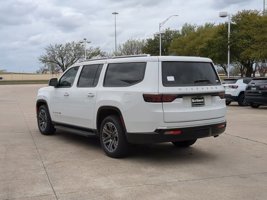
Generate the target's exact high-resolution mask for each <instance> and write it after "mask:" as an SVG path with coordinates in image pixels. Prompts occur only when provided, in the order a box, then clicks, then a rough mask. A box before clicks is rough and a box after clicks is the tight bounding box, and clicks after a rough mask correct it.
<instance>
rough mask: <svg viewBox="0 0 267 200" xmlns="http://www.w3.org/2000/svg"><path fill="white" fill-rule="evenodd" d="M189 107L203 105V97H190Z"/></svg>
mask: <svg viewBox="0 0 267 200" xmlns="http://www.w3.org/2000/svg"><path fill="white" fill-rule="evenodd" d="M191 105H192V107H199V106H204V105H205V99H204V97H192V98H191Z"/></svg>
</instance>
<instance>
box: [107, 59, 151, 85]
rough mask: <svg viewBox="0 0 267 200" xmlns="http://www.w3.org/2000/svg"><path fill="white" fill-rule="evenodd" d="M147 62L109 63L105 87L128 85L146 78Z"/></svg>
mask: <svg viewBox="0 0 267 200" xmlns="http://www.w3.org/2000/svg"><path fill="white" fill-rule="evenodd" d="M145 69H146V63H112V64H109V65H108V67H107V71H106V76H105V80H104V86H105V87H126V86H131V85H135V84H137V83H139V82H141V81H142V80H143V79H144V75H145Z"/></svg>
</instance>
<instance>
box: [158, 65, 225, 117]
mask: <svg viewBox="0 0 267 200" xmlns="http://www.w3.org/2000/svg"><path fill="white" fill-rule="evenodd" d="M160 65H161V66H160V74H161V76H160V77H161V81H160V83H159V92H160V93H161V94H163V95H166V94H173V95H176V99H175V100H173V101H171V102H163V112H164V121H165V122H190V121H199V120H209V119H215V118H220V117H224V115H225V109H224V108H225V100H224V99H221V98H220V95H222V93H223V91H224V89H223V87H222V86H221V83H220V80H219V77H218V75H217V73H216V71H215V69H214V66H213V64H212V63H210V62H188V61H186V62H181V61H163V62H161V63H160Z"/></svg>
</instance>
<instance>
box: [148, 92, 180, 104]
mask: <svg viewBox="0 0 267 200" xmlns="http://www.w3.org/2000/svg"><path fill="white" fill-rule="evenodd" d="M143 98H144V100H145V102H151V103H163V102H172V101H174V100H175V99H176V98H177V95H175V94H143Z"/></svg>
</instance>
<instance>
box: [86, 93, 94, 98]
mask: <svg viewBox="0 0 267 200" xmlns="http://www.w3.org/2000/svg"><path fill="white" fill-rule="evenodd" d="M87 96H88V97H94V96H95V95H94V94H93V93H88V95H87Z"/></svg>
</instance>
